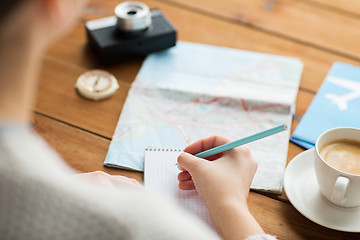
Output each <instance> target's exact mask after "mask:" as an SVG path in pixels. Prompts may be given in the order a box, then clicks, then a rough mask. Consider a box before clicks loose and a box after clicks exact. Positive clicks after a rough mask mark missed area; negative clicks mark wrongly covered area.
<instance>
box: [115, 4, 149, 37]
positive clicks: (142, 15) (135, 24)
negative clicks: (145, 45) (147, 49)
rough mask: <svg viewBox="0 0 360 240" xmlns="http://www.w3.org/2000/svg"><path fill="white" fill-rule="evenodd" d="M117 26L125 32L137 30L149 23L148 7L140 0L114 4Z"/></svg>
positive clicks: (147, 25) (146, 26)
mask: <svg viewBox="0 0 360 240" xmlns="http://www.w3.org/2000/svg"><path fill="white" fill-rule="evenodd" d="M115 16H116V17H117V26H118V28H119V29H120V30H122V31H125V32H137V31H142V30H145V29H147V28H148V27H149V26H150V25H151V14H150V10H149V7H148V6H147V5H146V4H144V3H140V2H123V3H121V4H119V5H117V6H116V8H115Z"/></svg>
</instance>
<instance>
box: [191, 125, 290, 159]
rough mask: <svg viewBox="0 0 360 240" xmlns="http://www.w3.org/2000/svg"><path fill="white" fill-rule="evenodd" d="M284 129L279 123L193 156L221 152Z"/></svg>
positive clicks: (284, 126)
mask: <svg viewBox="0 0 360 240" xmlns="http://www.w3.org/2000/svg"><path fill="white" fill-rule="evenodd" d="M286 129H287V126H286V124H283V125H280V126H278V127H274V128H271V129H269V130H265V131H263V132H260V133H256V134H254V135H251V136H249V137H246V138H242V139H239V140H236V141H234V142H230V143H226V144H224V145H221V146H218V147H215V148H212V149H209V150H206V151H203V152H200V153H197V154H195V156H196V157H199V158H206V157H210V156H212V155H215V154H218V153H221V152H225V151H227V150H230V149H233V148H236V147H239V146H241V145H244V144H247V143H250V142H253V141H256V140H259V139H262V138H265V137H268V136H270V135H273V134H275V133H278V132H282V131H284V130H286Z"/></svg>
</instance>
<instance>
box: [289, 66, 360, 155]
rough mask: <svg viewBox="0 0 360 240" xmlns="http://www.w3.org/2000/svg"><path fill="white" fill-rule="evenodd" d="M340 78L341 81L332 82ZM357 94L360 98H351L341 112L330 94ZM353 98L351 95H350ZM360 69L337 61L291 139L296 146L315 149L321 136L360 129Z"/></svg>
mask: <svg viewBox="0 0 360 240" xmlns="http://www.w3.org/2000/svg"><path fill="white" fill-rule="evenodd" d="M334 78H336V79H337V80H338V81H337V82H334V81H329V79H334ZM354 91H356V92H359V97H353V98H351V99H347V101H346V104H347V107H346V109H340V107H339V106H338V105H337V103H336V102H334V101H332V100H331V99H329V95H333V96H334V95H335V96H336V97H338V98H342V97H343V96H345V95H347V94H351V93H353V92H354ZM348 96H349V95H348ZM359 106H360V67H357V66H353V65H350V64H346V63H342V62H335V63H334V64H333V66H332V67H331V69H330V71H329V73H328V75H327V77H326V78H325V80H324V82H323V83H322V85H321V87H320V89H319V91H318V92H317V94H316V95H315V97H314V99H313V101H312V102H311V104H310V106H309V107H308V109H307V111H306V113H305V114H304V116H303V117H302V119H301V121H300V123H299V125H298V126H297V128H296V130H295V131H294V133H293V135H292V136H291V138H290V141H292V142H293V143H295V144H297V145H299V146H301V147H303V148H305V149H310V148H314V146H315V141H316V139H317V138H318V137H319V136H320V134H321V133H322V132H324V131H326V130H328V129H331V128H335V127H354V128H359V127H360V109H359Z"/></svg>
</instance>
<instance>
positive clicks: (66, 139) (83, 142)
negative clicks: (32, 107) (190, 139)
mask: <svg viewBox="0 0 360 240" xmlns="http://www.w3.org/2000/svg"><path fill="white" fill-rule="evenodd" d="M34 129H35V131H36V132H37V133H38V134H39V135H40V136H42V137H43V138H44V139H45V140H46V141H47V142H48V143H49V145H50V146H51V147H53V148H54V149H55V150H56V151H57V152H58V153H59V154H60V155H61V156H62V157H63V158H64V160H65V161H66V162H67V163H68V164H69V165H70V166H71V167H73V168H74V169H75V170H77V171H79V172H93V171H104V172H107V173H109V174H113V175H123V176H127V177H131V178H135V179H137V180H138V181H140V182H142V181H143V174H142V173H140V172H135V171H126V170H121V169H116V168H108V167H104V165H103V163H104V159H105V156H106V153H107V150H108V147H109V144H110V140H107V139H104V138H102V137H99V136H96V135H94V134H91V133H88V132H86V131H83V130H80V129H78V128H76V127H72V126H69V125H67V124H64V123H61V122H58V121H55V120H53V119H49V118H47V117H44V116H41V115H39V114H34Z"/></svg>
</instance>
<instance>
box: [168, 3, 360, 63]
mask: <svg viewBox="0 0 360 240" xmlns="http://www.w3.org/2000/svg"><path fill="white" fill-rule="evenodd" d="M165 1H167V2H173V3H176V4H177V5H178V6H184V7H187V8H191V9H195V10H197V11H199V12H202V13H207V14H209V15H212V16H215V17H220V18H223V19H227V20H230V21H234V22H237V23H241V24H244V25H247V26H250V27H253V28H255V29H257V30H260V31H265V32H269V33H271V34H274V35H278V36H281V37H284V38H288V39H291V40H293V41H298V42H302V43H305V44H308V45H311V46H315V47H317V48H319V49H326V50H328V51H330V52H336V53H339V54H343V55H346V56H351V57H352V58H356V59H358V60H359V59H360V47H359V44H358V39H359V37H360V31H354V29H359V27H360V20H359V19H356V18H353V17H352V16H348V15H346V14H342V13H340V12H334V11H331V10H328V9H327V8H321V7H318V6H315V5H312V4H304V3H303V2H301V1H294V0H278V1H269V0H251V1H238V0H224V1H217V0H195V1H194V0H165Z"/></svg>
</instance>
